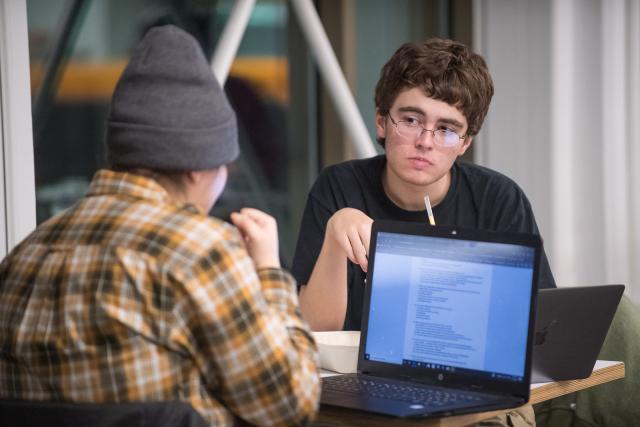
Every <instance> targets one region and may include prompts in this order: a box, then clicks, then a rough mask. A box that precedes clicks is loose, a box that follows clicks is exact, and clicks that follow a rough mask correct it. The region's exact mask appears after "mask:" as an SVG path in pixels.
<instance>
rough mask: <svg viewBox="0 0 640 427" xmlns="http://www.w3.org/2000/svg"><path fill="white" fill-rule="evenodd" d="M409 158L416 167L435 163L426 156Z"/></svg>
mask: <svg viewBox="0 0 640 427" xmlns="http://www.w3.org/2000/svg"><path fill="white" fill-rule="evenodd" d="M408 160H409V162H410V163H411V164H412V165H413V166H415V167H428V166H433V163H432V162H430V161H429V160H428V159H425V158H424V157H409V158H408Z"/></svg>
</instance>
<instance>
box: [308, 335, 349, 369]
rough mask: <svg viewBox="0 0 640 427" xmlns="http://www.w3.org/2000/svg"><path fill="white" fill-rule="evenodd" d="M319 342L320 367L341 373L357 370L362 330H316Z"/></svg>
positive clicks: (316, 338)
mask: <svg viewBox="0 0 640 427" xmlns="http://www.w3.org/2000/svg"><path fill="white" fill-rule="evenodd" d="M313 337H314V338H315V340H316V343H317V344H318V351H319V353H320V367H321V368H323V369H328V370H330V371H334V372H339V373H341V374H350V373H353V372H356V370H357V366H358V347H359V346H360V331H327V332H314V333H313Z"/></svg>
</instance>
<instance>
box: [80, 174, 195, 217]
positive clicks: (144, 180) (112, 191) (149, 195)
mask: <svg viewBox="0 0 640 427" xmlns="http://www.w3.org/2000/svg"><path fill="white" fill-rule="evenodd" d="M116 194H118V195H124V196H129V197H133V198H136V199H146V200H152V201H157V202H161V203H168V204H175V202H174V201H173V200H172V199H171V197H170V196H169V193H167V190H165V189H164V188H163V187H162V186H161V185H160V184H158V183H157V182H156V181H155V180H153V179H152V178H149V177H146V176H142V175H136V174H133V173H129V172H116V171H112V170H109V169H101V170H99V171H97V172H96V173H95V175H94V176H93V179H92V180H91V185H90V186H89V191H87V197H91V196H105V195H116ZM182 207H183V208H186V209H187V210H190V211H194V212H198V209H197V208H196V207H195V206H193V205H191V204H185V205H184V206H182Z"/></svg>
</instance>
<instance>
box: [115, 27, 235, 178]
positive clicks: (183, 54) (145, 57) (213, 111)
mask: <svg viewBox="0 0 640 427" xmlns="http://www.w3.org/2000/svg"><path fill="white" fill-rule="evenodd" d="M106 144H107V161H108V163H109V165H110V166H112V167H114V166H116V167H124V168H145V169H153V170H163V171H176V172H181V171H198V170H207V169H214V168H216V167H218V166H221V165H225V164H228V163H230V162H232V161H233V160H235V159H236V157H238V152H239V149H238V133H237V126H236V116H235V113H234V112H233V110H232V109H231V107H230V106H229V102H228V101H227V98H226V96H225V94H224V92H223V91H222V89H221V88H220V85H219V84H218V82H217V81H216V79H215V77H214V75H213V73H212V71H211V68H209V64H208V63H207V60H206V59H205V57H204V54H203V52H202V49H201V47H200V45H199V44H198V42H197V41H196V40H195V39H194V38H193V37H192V36H191V35H190V34H188V33H186V32H185V31H183V30H181V29H180V28H178V27H175V26H173V25H166V26H163V27H155V28H152V29H151V30H149V32H147V34H146V35H145V36H144V38H143V39H142V41H141V42H140V43H139V44H138V46H137V47H136V48H135V51H134V52H133V55H132V57H131V60H130V61H129V64H128V65H127V67H126V68H125V70H124V72H123V73H122V76H121V77H120V80H119V81H118V84H117V86H116V89H115V91H114V93H113V98H112V100H111V110H110V112H109V118H108V121H107V136H106Z"/></svg>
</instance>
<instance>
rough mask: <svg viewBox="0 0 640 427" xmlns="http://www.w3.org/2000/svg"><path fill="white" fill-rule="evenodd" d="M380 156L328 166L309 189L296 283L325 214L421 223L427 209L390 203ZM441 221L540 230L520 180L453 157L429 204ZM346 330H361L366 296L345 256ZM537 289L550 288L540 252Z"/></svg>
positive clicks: (315, 249) (311, 261)
mask: <svg viewBox="0 0 640 427" xmlns="http://www.w3.org/2000/svg"><path fill="white" fill-rule="evenodd" d="M385 164H386V157H385V156H384V155H381V156H377V157H373V158H369V159H364V160H352V161H347V162H344V163H340V164H337V165H334V166H331V167H328V168H326V169H325V170H323V171H322V173H321V174H320V176H319V177H318V179H317V180H316V182H315V184H314V185H313V187H312V188H311V191H310V192H309V196H308V198H307V205H306V207H305V210H304V215H303V217H302V223H301V225H300V234H299V236H298V244H297V246H296V252H295V256H294V259H293V267H292V273H293V276H294V277H295V278H296V280H297V281H298V284H299V285H304V284H306V283H307V282H308V281H309V277H310V276H311V272H312V271H313V267H314V265H315V262H316V259H317V258H318V255H319V253H320V249H321V247H322V242H323V241H324V232H325V228H326V225H327V221H328V220H329V218H330V217H331V216H332V215H333V214H334V213H335V212H336V211H338V210H340V209H342V208H346V207H350V208H355V209H359V210H361V211H362V212H364V213H365V214H366V215H368V216H369V217H371V218H372V219H374V220H377V219H392V220H399V221H415V222H425V221H426V218H427V214H426V211H424V210H422V211H407V210H404V209H402V208H400V207H398V206H397V205H396V204H394V203H393V202H392V201H391V200H390V199H389V197H387V195H386V193H385V192H384V189H383V187H382V172H383V170H384V167H385ZM433 214H434V216H435V219H436V222H437V223H438V224H439V225H451V226H457V227H466V228H476V229H484V230H497V231H517V232H526V233H535V234H539V232H538V227H537V225H536V222H535V218H534V216H533V211H532V210H531V205H530V203H529V200H527V197H526V196H525V194H524V192H523V191H522V189H520V187H518V185H517V184H516V183H515V182H513V181H512V180H511V179H509V178H507V177H506V176H504V175H502V174H500V173H498V172H496V171H493V170H491V169H487V168H485V167H482V166H478V165H474V164H470V163H464V162H460V161H456V162H455V163H454V165H453V167H452V168H451V186H450V187H449V191H448V192H447V195H446V196H445V198H444V199H443V200H442V201H441V202H440V203H439V204H438V205H437V206H435V207H434V208H433ZM347 263H348V269H347V313H346V318H345V324H344V329H345V330H359V329H360V320H361V317H362V301H363V298H364V279H365V278H366V274H365V273H364V272H363V271H362V269H361V268H360V267H359V266H357V265H355V264H353V263H351V262H350V261H347ZM538 286H539V288H554V287H555V286H556V285H555V281H554V279H553V275H552V273H551V269H550V268H549V262H548V260H547V256H546V254H545V253H544V252H543V253H542V260H541V268H540V274H539V281H538Z"/></svg>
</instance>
